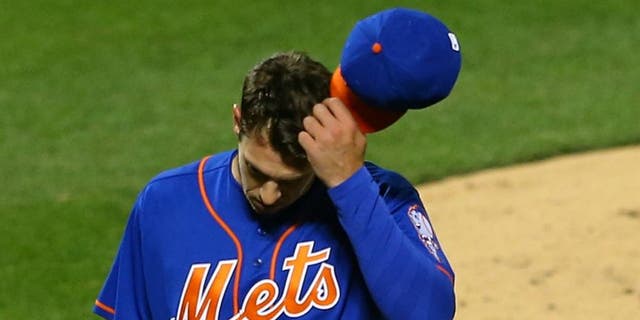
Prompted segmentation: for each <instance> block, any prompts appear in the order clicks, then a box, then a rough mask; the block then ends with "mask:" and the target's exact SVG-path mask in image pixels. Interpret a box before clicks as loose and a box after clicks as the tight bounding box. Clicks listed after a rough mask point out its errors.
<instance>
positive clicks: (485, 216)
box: [418, 146, 640, 320]
mask: <svg viewBox="0 0 640 320" xmlns="http://www.w3.org/2000/svg"><path fill="white" fill-rule="evenodd" d="M418 189H419V191H420V194H421V197H422V199H423V201H424V203H425V205H426V207H427V210H428V211H429V214H430V217H431V220H432V223H433V224H434V227H435V230H436V233H437V235H438V237H439V239H440V242H441V243H442V245H443V247H444V250H445V252H446V253H447V256H448V257H449V260H450V262H451V264H452V266H453V269H454V271H455V273H456V294H457V312H456V319H462V320H465V319H492V320H494V319H495V320H502V319H518V320H527V319H640V318H639V317H640V146H630V147H624V148H619V149H613V150H605V151H598V152H590V153H585V154H578V155H569V156H562V157H558V158H553V159H549V160H545V161H541V162H536V163H529V164H524V165H518V166H513V167H507V168H501V169H492V170H487V171H483V172H478V173H474V174H470V175H466V176H459V177H451V178H448V179H445V180H442V181H438V182H434V183H430V184H426V185H423V186H419V187H418Z"/></svg>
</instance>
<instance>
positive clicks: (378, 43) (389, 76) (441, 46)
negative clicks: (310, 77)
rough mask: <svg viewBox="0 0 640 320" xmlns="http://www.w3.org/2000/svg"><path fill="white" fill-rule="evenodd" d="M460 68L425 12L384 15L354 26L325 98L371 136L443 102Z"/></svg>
mask: <svg viewBox="0 0 640 320" xmlns="http://www.w3.org/2000/svg"><path fill="white" fill-rule="evenodd" d="M460 68H461V55H460V45H459V43H458V40H457V38H456V36H455V34H454V33H453V32H451V31H450V30H449V29H448V28H447V26H445V25H444V23H442V22H441V21H440V20H438V19H437V18H435V17H433V16H431V15H429V14H427V13H425V12H421V11H417V10H412V9H405V8H394V9H389V10H385V11H381V12H379V13H376V14H374V15H371V16H369V17H367V18H365V19H363V20H360V21H359V22H358V23H356V25H355V27H354V28H353V30H352V31H351V34H350V35H349V37H348V39H347V41H346V43H345V46H344V49H343V51H342V57H341V59H340V66H339V67H338V68H337V69H336V71H335V72H334V75H333V78H332V82H331V94H332V95H333V96H337V97H339V98H341V99H342V100H343V102H345V104H347V106H348V107H349V108H350V109H351V111H352V114H353V115H354V118H355V119H356V121H358V123H359V125H360V127H361V130H362V131H363V132H375V131H379V130H382V129H384V128H386V127H387V126H389V125H390V124H392V123H393V122H395V121H396V120H397V119H399V118H400V117H401V116H402V115H403V114H405V113H406V111H407V110H408V109H422V108H426V107H428V106H431V105H433V104H435V103H437V102H439V101H441V100H443V99H444V98H446V97H447V96H448V95H449V93H450V92H451V90H452V89H453V86H454V85H455V82H456V80H457V78H458V74H459V72H460Z"/></svg>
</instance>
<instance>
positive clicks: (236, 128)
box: [233, 103, 241, 137]
mask: <svg viewBox="0 0 640 320" xmlns="http://www.w3.org/2000/svg"><path fill="white" fill-rule="evenodd" d="M240 118H241V115H240V106H239V105H237V104H235V103H234V104H233V133H235V134H236V136H238V137H239V136H240Z"/></svg>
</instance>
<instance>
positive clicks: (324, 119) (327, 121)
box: [312, 103, 336, 127]
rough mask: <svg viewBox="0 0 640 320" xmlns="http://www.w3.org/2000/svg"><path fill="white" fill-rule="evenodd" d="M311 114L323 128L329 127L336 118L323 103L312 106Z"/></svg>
mask: <svg viewBox="0 0 640 320" xmlns="http://www.w3.org/2000/svg"><path fill="white" fill-rule="evenodd" d="M312 114H313V117H315V118H316V119H317V120H318V121H319V122H320V124H321V125H322V126H323V127H328V126H331V125H332V124H333V123H334V122H335V121H336V117H335V116H334V115H333V113H332V112H331V111H330V110H329V108H328V106H327V105H325V104H324V103H318V104H316V105H314V106H313V110H312Z"/></svg>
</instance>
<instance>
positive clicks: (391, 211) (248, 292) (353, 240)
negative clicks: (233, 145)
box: [94, 150, 455, 320]
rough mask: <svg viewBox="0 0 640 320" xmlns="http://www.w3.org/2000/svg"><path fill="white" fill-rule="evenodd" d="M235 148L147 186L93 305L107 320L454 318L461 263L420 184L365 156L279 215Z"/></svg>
mask: <svg viewBox="0 0 640 320" xmlns="http://www.w3.org/2000/svg"><path fill="white" fill-rule="evenodd" d="M236 154H237V151H235V150H234V151H228V152H224V153H220V154H217V155H214V156H211V157H207V158H205V159H203V160H201V161H198V162H194V163H192V164H189V165H186V166H183V167H180V168H177V169H173V170H170V171H167V172H164V173H162V174H160V175H159V176H157V177H156V178H154V179H153V180H152V181H151V182H150V183H149V184H147V186H146V187H145V188H144V190H143V191H142V192H141V193H140V194H139V196H138V199H137V201H136V202H135V205H134V207H133V210H132V212H131V215H130V217H129V221H128V223H127V227H126V229H125V232H124V236H123V239H122V242H121V244H120V248H119V251H118V253H117V256H116V258H115V261H114V264H113V266H112V268H111V272H110V274H109V276H108V278H107V280H106V282H105V284H104V287H103V289H102V291H101V292H100V295H99V297H98V299H97V300H96V303H95V307H94V312H95V313H96V314H98V315H100V316H102V317H103V318H105V319H127V320H130V319H156V320H158V319H161V320H212V319H296V318H305V319H381V318H387V319H451V318H453V314H454V311H455V298H454V292H453V279H454V275H453V271H452V270H451V267H450V265H449V262H448V261H447V258H446V256H445V255H444V253H443V251H442V248H441V245H440V243H439V242H438V240H437V237H436V235H435V233H434V231H433V228H432V227H431V223H430V221H429V218H428V216H427V214H426V211H425V209H424V206H423V205H422V203H421V201H420V198H419V196H418V193H417V192H416V190H415V189H414V188H413V187H412V186H411V184H409V183H408V182H407V181H406V180H405V179H404V178H402V177H401V176H400V175H398V174H396V173H393V172H391V171H388V170H384V169H382V168H380V167H378V166H376V165H374V164H371V163H366V164H365V166H363V167H362V168H361V169H360V170H359V171H357V172H356V173H355V174H354V175H353V176H352V177H350V178H349V179H348V180H346V181H345V182H343V183H342V184H340V185H339V186H337V187H335V188H331V189H327V188H326V187H325V186H324V185H323V184H322V183H321V182H319V181H316V182H314V184H313V185H312V187H311V189H310V190H309V191H308V192H307V193H306V194H305V195H304V196H302V197H301V198H300V199H299V200H297V201H296V202H295V203H294V204H293V205H291V206H290V207H288V208H287V209H285V210H284V211H283V212H281V213H280V214H279V215H278V216H277V217H276V218H265V217H261V216H259V215H256V214H255V213H253V212H252V210H251V207H250V206H249V204H248V202H247V201H246V199H245V196H244V193H243V191H242V187H241V185H240V184H239V183H238V182H237V181H236V180H235V179H234V177H233V175H232V173H231V163H232V159H233V158H234V157H235V156H236Z"/></svg>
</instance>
